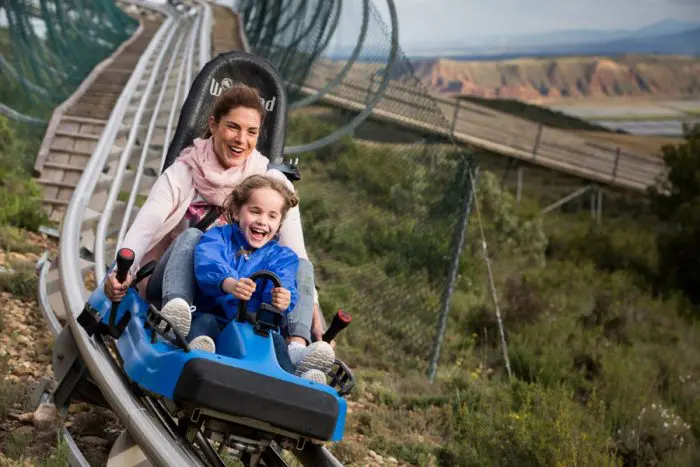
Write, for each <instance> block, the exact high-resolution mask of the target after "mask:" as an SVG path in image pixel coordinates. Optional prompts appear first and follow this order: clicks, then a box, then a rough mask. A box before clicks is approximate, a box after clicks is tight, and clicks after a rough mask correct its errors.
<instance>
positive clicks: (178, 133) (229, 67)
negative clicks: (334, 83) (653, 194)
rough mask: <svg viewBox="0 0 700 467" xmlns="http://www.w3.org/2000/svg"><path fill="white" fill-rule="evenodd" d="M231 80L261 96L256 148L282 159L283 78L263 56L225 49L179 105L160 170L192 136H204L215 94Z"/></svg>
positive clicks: (284, 102) (230, 82)
mask: <svg viewBox="0 0 700 467" xmlns="http://www.w3.org/2000/svg"><path fill="white" fill-rule="evenodd" d="M234 83H244V84H247V85H248V86H252V87H254V88H256V89H257V90H258V93H259V94H260V96H261V97H262V98H263V99H264V101H265V110H266V115H265V120H264V122H263V125H262V128H261V129H260V136H259V137H258V145H257V148H258V151H260V152H261V153H262V154H263V155H264V156H266V157H267V158H268V159H269V160H270V161H271V162H275V163H278V162H281V158H282V150H283V149H284V142H285V129H286V125H287V95H286V93H285V91H284V85H283V83H282V79H281V78H280V76H279V74H278V73H277V70H276V69H275V68H274V67H273V66H272V64H271V63H270V62H268V61H267V60H265V59H264V58H261V57H258V56H256V55H252V54H248V53H245V52H227V53H224V54H219V55H217V56H216V58H214V59H213V60H211V61H210V62H209V63H207V64H206V65H205V66H204V68H203V69H202V70H201V71H200V72H199V74H198V75H197V77H196V78H195V80H194V83H193V84H192V87H191V88H190V91H189V94H188V95H187V99H186V100H185V103H184V105H183V106H182V110H181V112H180V118H179V120H178V123H177V129H176V130H175V136H173V140H172V142H171V143H170V146H169V147H168V154H167V156H166V159H165V164H164V165H163V170H165V169H167V168H168V167H170V165H171V164H172V163H173V162H174V161H175V159H176V158H177V157H178V155H179V154H180V151H182V150H183V149H184V148H186V147H187V146H189V145H190V144H192V141H193V140H194V139H195V138H199V137H202V136H204V134H205V133H206V130H207V126H208V124H207V120H208V118H209V115H210V114H211V111H212V109H213V108H214V103H215V101H216V99H217V97H218V96H220V95H221V94H222V92H223V91H224V90H225V89H227V88H229V87H231V86H232V85H233V84H234Z"/></svg>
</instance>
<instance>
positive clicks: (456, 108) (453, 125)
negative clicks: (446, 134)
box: [450, 99, 462, 137]
mask: <svg viewBox="0 0 700 467" xmlns="http://www.w3.org/2000/svg"><path fill="white" fill-rule="evenodd" d="M461 106H462V100H461V99H457V103H456V104H455V113H454V115H452V128H450V134H451V135H452V136H453V137H454V134H455V128H457V117H459V108H460V107H461Z"/></svg>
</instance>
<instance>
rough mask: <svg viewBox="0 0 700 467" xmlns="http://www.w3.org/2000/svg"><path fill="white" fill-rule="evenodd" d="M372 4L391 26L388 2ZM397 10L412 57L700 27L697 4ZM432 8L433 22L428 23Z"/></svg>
mask: <svg viewBox="0 0 700 467" xmlns="http://www.w3.org/2000/svg"><path fill="white" fill-rule="evenodd" d="M374 3H375V6H376V7H377V10H379V13H380V15H381V17H382V19H383V20H384V22H386V23H387V24H389V23H390V16H389V12H388V8H387V6H386V3H385V2H382V1H376V2H374ZM395 5H396V10H397V16H398V22H399V40H400V44H401V47H402V49H403V50H404V52H406V53H409V54H411V53H414V52H420V51H421V50H426V49H434V48H440V47H469V46H507V45H512V44H509V42H510V41H512V40H513V39H515V38H518V37H523V36H538V35H548V34H562V33H564V34H565V33H572V32H594V31H600V32H604V33H615V32H623V31H624V32H627V31H629V32H633V31H635V30H638V29H641V28H644V27H648V26H652V25H654V24H657V23H660V22H666V21H678V22H683V23H695V24H697V25H698V27H700V1H698V0H588V2H586V3H584V2H583V0H571V1H570V2H569V3H565V4H563V3H561V2H559V1H555V0H533V2H530V3H527V4H525V3H523V2H521V0H493V1H492V2H489V3H488V4H484V3H483V2H476V0H396V2H395ZM428 5H430V8H429V9H430V10H431V13H432V14H433V21H429V22H426V21H425V16H426V9H428ZM541 11H547V12H548V13H547V14H546V15H544V14H541V13H540V12H541ZM630 12H632V13H633V14H630ZM497 30H503V31H506V32H502V33H498V32H495V31H497Z"/></svg>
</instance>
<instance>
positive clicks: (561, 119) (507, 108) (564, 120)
mask: <svg viewBox="0 0 700 467" xmlns="http://www.w3.org/2000/svg"><path fill="white" fill-rule="evenodd" d="M460 99H462V100H465V101H468V102H472V103H474V104H479V105H483V106H484V107H488V108H490V109H493V110H498V111H499V112H505V113H508V114H511V115H513V116H514V117H519V118H524V119H525V120H530V121H533V122H535V123H541V124H542V125H545V126H548V127H551V128H559V129H560V130H588V131H602V132H606V133H613V131H611V130H610V129H609V128H605V127H603V126H600V125H596V124H594V123H591V122H587V121H586V120H583V119H580V118H576V117H572V116H571V115H567V114H564V113H562V112H558V111H556V110H551V109H548V108H545V107H540V106H537V105H533V104H527V103H525V102H521V101H519V100H516V99H486V98H481V97H476V96H461V97H460Z"/></svg>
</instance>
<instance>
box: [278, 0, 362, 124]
mask: <svg viewBox="0 0 700 467" xmlns="http://www.w3.org/2000/svg"><path fill="white" fill-rule="evenodd" d="M368 25H369V0H362V26H360V35H359V36H358V38H357V44H355V48H354V49H353V51H352V53H351V54H350V58H348V60H347V61H346V62H345V65H343V68H341V69H340V71H339V72H338V74H337V75H336V76H335V78H333V79H332V80H331V81H330V82H329V83H328V84H326V86H324V87H323V89H320V90H319V91H318V92H317V93H316V94H313V95H311V96H306V97H304V98H303V99H299V100H297V101H294V102H292V103H291V104H290V105H289V110H290V111H291V110H295V109H299V108H301V107H305V106H307V105H311V104H314V103H316V102H318V101H319V100H321V99H322V98H323V96H325V95H326V94H328V92H329V91H330V90H331V89H333V88H335V87H336V86H337V85H339V84H340V83H341V82H342V81H343V80H344V79H345V75H347V73H348V71H350V68H352V66H353V65H354V64H355V62H356V61H357V58H358V57H359V56H360V52H361V51H362V47H363V46H364V44H365V38H366V37H367V26H368Z"/></svg>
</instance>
